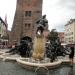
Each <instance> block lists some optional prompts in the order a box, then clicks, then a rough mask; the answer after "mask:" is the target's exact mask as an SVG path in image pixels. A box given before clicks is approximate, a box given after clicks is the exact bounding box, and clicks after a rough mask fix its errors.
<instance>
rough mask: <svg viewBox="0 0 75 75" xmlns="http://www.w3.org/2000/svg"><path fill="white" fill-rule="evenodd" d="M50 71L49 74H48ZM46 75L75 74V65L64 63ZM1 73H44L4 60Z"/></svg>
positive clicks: (13, 74)
mask: <svg viewBox="0 0 75 75" xmlns="http://www.w3.org/2000/svg"><path fill="white" fill-rule="evenodd" d="M48 73H49V74H48ZM48 73H47V74H45V75H75V65H74V66H73V67H72V66H67V65H62V66H61V67H60V68H57V69H53V70H49V72H48ZM0 75H44V74H40V73H39V74H37V73H35V72H33V71H28V70H26V69H24V68H22V67H21V66H20V65H18V64H17V63H16V62H2V61H0Z"/></svg>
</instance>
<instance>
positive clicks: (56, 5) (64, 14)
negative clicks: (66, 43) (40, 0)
mask: <svg viewBox="0 0 75 75" xmlns="http://www.w3.org/2000/svg"><path fill="white" fill-rule="evenodd" d="M44 1H46V2H48V3H47V5H46V4H45V2H44V8H45V9H44V8H43V13H46V14H47V19H48V21H49V29H50V30H51V29H53V28H57V29H58V31H59V30H64V25H65V24H66V23H67V21H69V20H70V19H71V18H75V9H74V8H75V0H44ZM45 10H46V11H45Z"/></svg>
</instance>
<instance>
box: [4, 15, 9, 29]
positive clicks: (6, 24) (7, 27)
mask: <svg viewBox="0 0 75 75" xmlns="http://www.w3.org/2000/svg"><path fill="white" fill-rule="evenodd" d="M4 21H5V24H6V28H7V29H8V23H7V14H6V15H5V20H4Z"/></svg>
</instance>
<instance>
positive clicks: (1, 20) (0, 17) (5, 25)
mask: <svg viewBox="0 0 75 75" xmlns="http://www.w3.org/2000/svg"><path fill="white" fill-rule="evenodd" d="M0 20H1V22H2V23H3V24H4V25H5V26H6V27H7V25H6V23H5V22H4V21H3V19H2V18H1V17H0Z"/></svg>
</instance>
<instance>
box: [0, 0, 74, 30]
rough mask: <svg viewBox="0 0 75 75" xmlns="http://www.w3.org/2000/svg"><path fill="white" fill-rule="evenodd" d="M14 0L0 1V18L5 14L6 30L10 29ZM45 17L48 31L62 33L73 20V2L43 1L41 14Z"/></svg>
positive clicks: (68, 0) (13, 12)
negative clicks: (54, 30)
mask: <svg viewBox="0 0 75 75" xmlns="http://www.w3.org/2000/svg"><path fill="white" fill-rule="evenodd" d="M15 9H16V0H0V17H2V18H3V19H4V18H5V15H6V14H7V21H8V29H9V30H10V29H11V27H12V23H13V19H14V14H15ZM42 14H46V15H47V19H48V22H49V30H51V29H53V28H56V29H57V31H63V29H64V25H65V24H66V23H67V21H69V20H70V19H71V18H73V19H74V18H75V0H43V13H42Z"/></svg>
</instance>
